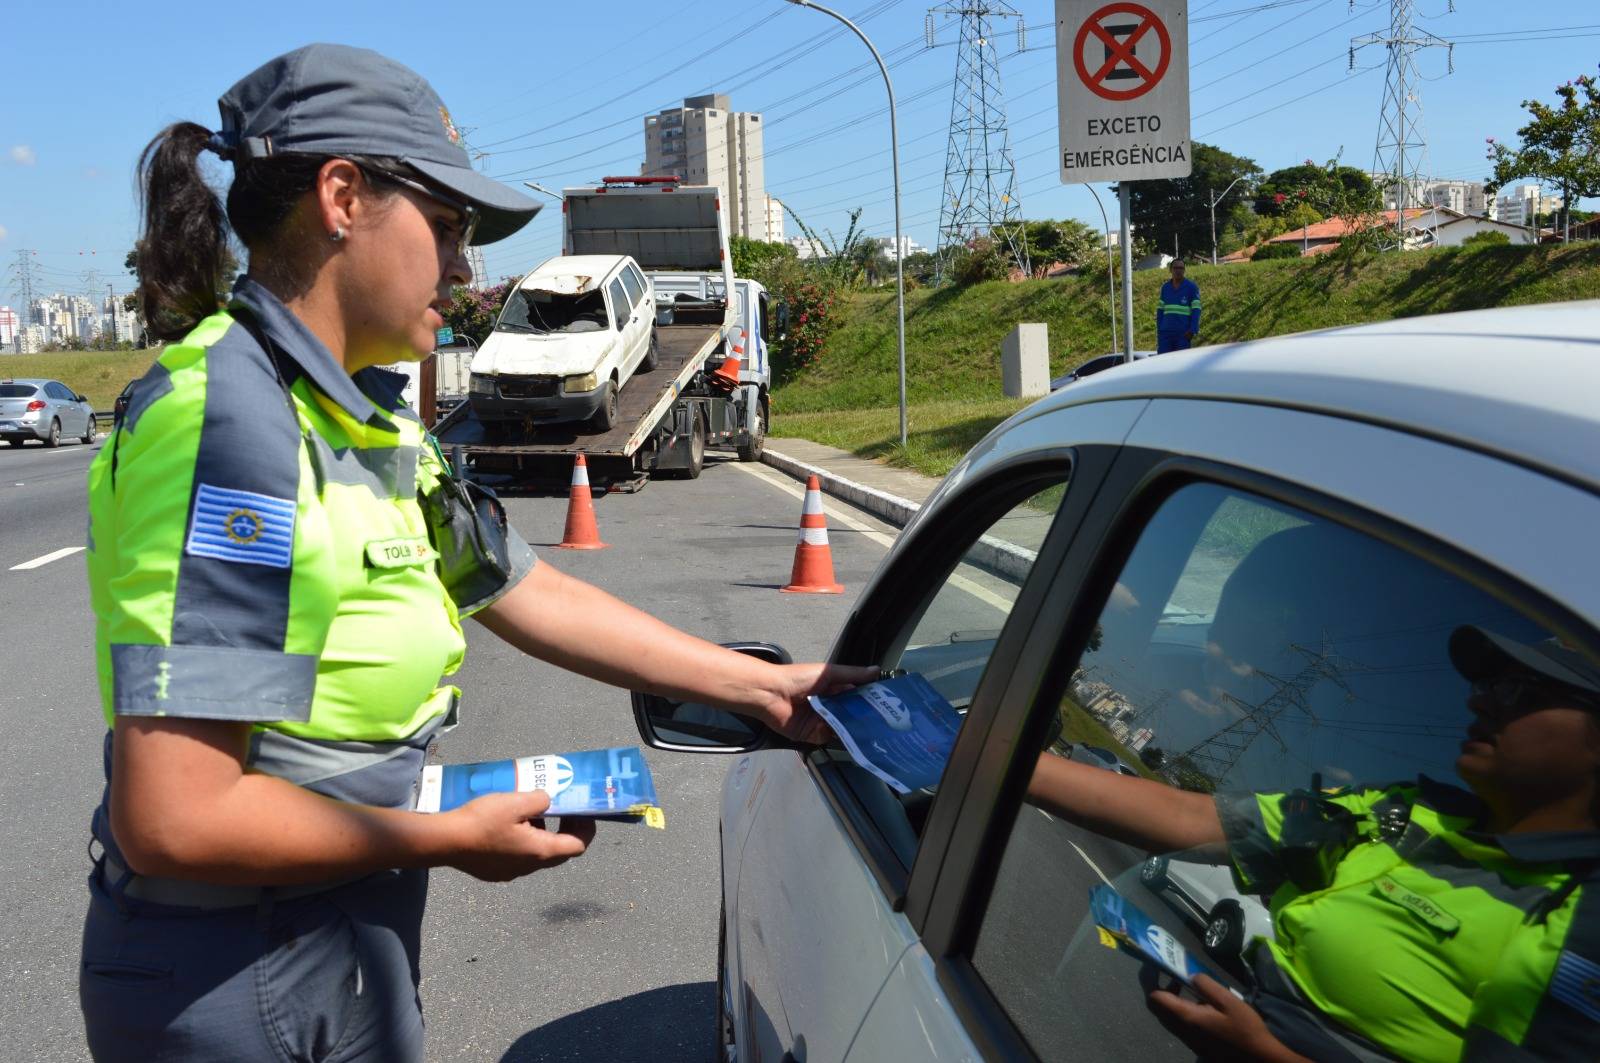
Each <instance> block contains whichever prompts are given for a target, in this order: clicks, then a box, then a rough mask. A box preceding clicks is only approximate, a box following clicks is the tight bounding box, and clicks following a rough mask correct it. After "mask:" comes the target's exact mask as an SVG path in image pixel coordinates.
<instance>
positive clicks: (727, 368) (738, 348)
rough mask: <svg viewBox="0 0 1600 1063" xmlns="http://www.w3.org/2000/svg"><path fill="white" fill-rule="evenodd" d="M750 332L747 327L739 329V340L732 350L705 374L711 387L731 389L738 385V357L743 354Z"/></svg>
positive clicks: (724, 389)
mask: <svg viewBox="0 0 1600 1063" xmlns="http://www.w3.org/2000/svg"><path fill="white" fill-rule="evenodd" d="M749 335H750V333H749V331H748V330H747V329H740V330H739V342H738V343H735V344H734V345H733V351H732V353H731V354H729V356H728V357H727V358H724V359H723V360H722V364H721V365H719V366H717V367H716V368H715V369H713V370H712V371H711V372H710V373H709V374H707V376H708V379H709V382H710V383H711V385H712V386H713V387H716V388H720V389H721V390H723V391H732V390H733V389H734V388H736V387H738V386H739V359H740V358H742V357H743V356H744V344H745V341H746V339H747V338H748V337H749Z"/></svg>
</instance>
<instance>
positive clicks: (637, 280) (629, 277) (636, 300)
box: [618, 262, 650, 312]
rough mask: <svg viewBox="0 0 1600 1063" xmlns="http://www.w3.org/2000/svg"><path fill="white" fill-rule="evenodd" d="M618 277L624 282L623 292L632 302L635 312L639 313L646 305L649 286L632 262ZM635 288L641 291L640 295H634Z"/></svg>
mask: <svg viewBox="0 0 1600 1063" xmlns="http://www.w3.org/2000/svg"><path fill="white" fill-rule="evenodd" d="M618 277H619V279H621V281H622V290H623V291H624V292H626V293H627V294H628V298H629V299H630V300H631V301H632V303H631V305H632V308H633V310H634V311H635V312H638V310H639V308H640V307H641V306H643V305H644V297H645V295H647V294H648V293H649V291H650V288H649V286H648V285H646V284H645V282H644V277H643V276H641V275H640V273H639V270H638V268H637V267H636V266H634V265H633V263H631V262H630V263H628V265H626V266H624V267H623V270H622V272H621V273H620V274H618ZM630 281H631V282H632V283H629V282H630ZM634 288H638V289H639V294H638V295H634V294H633V289H634Z"/></svg>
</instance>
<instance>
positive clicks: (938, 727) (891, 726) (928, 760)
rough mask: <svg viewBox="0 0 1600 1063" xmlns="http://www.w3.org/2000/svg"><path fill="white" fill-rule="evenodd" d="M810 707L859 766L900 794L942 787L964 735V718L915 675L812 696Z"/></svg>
mask: <svg viewBox="0 0 1600 1063" xmlns="http://www.w3.org/2000/svg"><path fill="white" fill-rule="evenodd" d="M811 707H812V708H814V709H816V710H817V713H818V715H820V716H821V717H822V718H823V719H824V720H827V721H828V725H829V726H830V727H832V728H833V730H834V733H835V734H837V735H838V736H839V740H840V741H842V742H843V743H844V747H845V748H846V749H847V750H849V751H850V756H851V758H852V759H854V760H855V762H856V763H857V764H859V765H861V766H862V767H863V768H865V769H867V770H868V771H870V772H871V773H872V774H874V775H876V776H877V777H878V778H880V779H882V780H883V781H884V782H885V783H887V784H889V786H890V787H892V788H893V789H894V790H895V791H897V792H899V793H902V794H908V793H910V792H911V791H913V790H921V789H925V788H927V787H931V786H937V785H938V784H939V777H940V776H941V775H943V774H944V766H945V762H947V761H948V760H949V759H950V751H951V750H952V749H954V748H955V745H956V735H957V733H959V732H960V730H961V715H960V714H959V713H957V712H956V710H955V709H954V708H952V707H951V705H950V703H949V702H948V701H946V700H945V699H944V697H943V696H942V695H940V693H939V692H938V691H937V690H935V689H933V686H932V685H931V684H929V682H928V681H927V680H926V679H924V678H922V676H920V675H917V674H916V673H912V674H910V675H902V676H896V677H895V678H893V679H882V680H879V681H878V682H876V683H868V684H867V685H866V686H863V687H857V688H856V689H854V690H851V691H847V692H846V693H843V694H835V695H833V696H831V697H826V698H823V697H813V698H812V699H811Z"/></svg>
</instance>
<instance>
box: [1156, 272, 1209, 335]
mask: <svg viewBox="0 0 1600 1063" xmlns="http://www.w3.org/2000/svg"><path fill="white" fill-rule="evenodd" d="M1167 268H1169V269H1170V270H1171V271H1172V279H1171V280H1170V281H1168V282H1167V283H1166V284H1163V285H1162V286H1161V294H1160V295H1159V296H1158V297H1157V299H1156V353H1157V354H1166V353H1167V352H1168V351H1186V350H1188V349H1189V346H1190V345H1191V344H1192V343H1194V338H1195V337H1196V336H1198V335H1200V286H1199V285H1197V284H1195V282H1194V281H1192V280H1185V279H1184V276H1183V274H1184V265H1183V259H1181V258H1175V259H1173V260H1172V261H1171V262H1170V263H1169V264H1168V267H1167Z"/></svg>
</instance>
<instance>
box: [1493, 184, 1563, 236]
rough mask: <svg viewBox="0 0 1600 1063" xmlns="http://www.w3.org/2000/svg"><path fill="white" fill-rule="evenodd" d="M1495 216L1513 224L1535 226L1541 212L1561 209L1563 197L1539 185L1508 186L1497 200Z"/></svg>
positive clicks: (1545, 212)
mask: <svg viewBox="0 0 1600 1063" xmlns="http://www.w3.org/2000/svg"><path fill="white" fill-rule="evenodd" d="M1495 206H1496V213H1495V215H1494V216H1495V217H1496V218H1498V219H1499V220H1500V221H1503V222H1506V223H1508V224H1511V225H1523V226H1529V227H1531V226H1533V225H1534V222H1535V219H1536V218H1537V217H1538V216H1539V215H1540V214H1553V213H1555V212H1556V211H1558V210H1560V209H1561V197H1560V196H1558V195H1555V194H1554V193H1550V192H1546V191H1545V190H1544V189H1542V188H1540V187H1539V186H1538V185H1518V186H1517V187H1516V188H1507V189H1504V190H1503V194H1502V195H1501V196H1500V198H1499V199H1497V200H1495Z"/></svg>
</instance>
